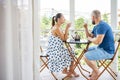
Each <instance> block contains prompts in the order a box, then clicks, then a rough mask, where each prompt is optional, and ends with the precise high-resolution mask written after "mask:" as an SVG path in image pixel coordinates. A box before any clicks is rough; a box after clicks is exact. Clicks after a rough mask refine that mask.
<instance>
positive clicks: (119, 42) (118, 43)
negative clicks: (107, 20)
mask: <svg viewBox="0 0 120 80" xmlns="http://www.w3.org/2000/svg"><path fill="white" fill-rule="evenodd" d="M119 46H120V38H119V40H118V41H117V47H116V49H115V53H114V56H113V58H112V59H111V60H114V58H115V56H116V54H117V51H118V49H119Z"/></svg>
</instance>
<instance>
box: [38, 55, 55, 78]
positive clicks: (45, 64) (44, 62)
mask: <svg viewBox="0 0 120 80" xmlns="http://www.w3.org/2000/svg"><path fill="white" fill-rule="evenodd" d="M40 59H41V61H42V62H43V64H44V65H45V67H47V69H49V68H48V66H47V64H46V63H45V61H44V60H43V59H42V57H40ZM51 74H52V76H53V77H54V78H55V80H57V77H56V76H55V75H54V74H53V72H51Z"/></svg>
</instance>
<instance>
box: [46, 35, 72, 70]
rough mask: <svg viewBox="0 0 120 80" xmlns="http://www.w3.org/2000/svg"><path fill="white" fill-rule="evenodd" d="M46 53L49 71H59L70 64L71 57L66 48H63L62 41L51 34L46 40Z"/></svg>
mask: <svg viewBox="0 0 120 80" xmlns="http://www.w3.org/2000/svg"><path fill="white" fill-rule="evenodd" d="M47 54H48V55H49V58H48V67H49V69H50V71H51V72H60V71H62V70H63V69H64V68H67V67H69V66H70V64H71V61H72V58H71V57H70V55H69V53H68V50H67V49H66V48H64V45H63V41H62V40H61V39H60V38H58V37H55V36H53V35H51V36H50V37H49V40H48V48H47Z"/></svg>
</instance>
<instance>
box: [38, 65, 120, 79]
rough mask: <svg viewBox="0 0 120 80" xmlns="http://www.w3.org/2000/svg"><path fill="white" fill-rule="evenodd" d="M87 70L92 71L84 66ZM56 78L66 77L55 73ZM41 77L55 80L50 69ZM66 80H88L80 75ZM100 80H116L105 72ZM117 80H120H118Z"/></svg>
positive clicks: (45, 70) (44, 71)
mask: <svg viewBox="0 0 120 80" xmlns="http://www.w3.org/2000/svg"><path fill="white" fill-rule="evenodd" d="M84 68H85V69H87V70H89V71H91V69H90V68H89V67H87V66H84ZM75 71H76V72H77V73H79V74H80V72H79V70H78V69H77V68H76V70H75ZM84 74H85V75H86V76H87V77H88V76H89V74H88V73H86V72H84ZM55 75H56V77H57V78H58V80H62V78H63V77H65V75H64V74H62V73H55ZM40 76H41V80H55V79H54V78H53V76H52V75H51V74H50V71H49V70H48V69H44V70H43V71H42V72H41V73H40ZM66 80H86V79H85V78H84V77H83V76H82V75H81V74H80V77H77V78H75V77H73V78H69V79H66ZM98 80H114V79H113V78H112V77H111V76H110V74H109V73H108V72H104V74H102V76H101V77H100V78H99V79H98ZM117 80H120V78H119V79H117Z"/></svg>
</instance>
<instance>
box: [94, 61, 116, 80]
mask: <svg viewBox="0 0 120 80" xmlns="http://www.w3.org/2000/svg"><path fill="white" fill-rule="evenodd" d="M111 63H112V61H111V62H109V64H108V65H106V66H105V65H104V64H103V65H102V66H104V69H103V70H102V72H101V73H100V74H99V76H98V77H97V78H96V80H98V78H99V77H100V76H101V75H102V73H103V72H104V71H105V70H107V68H108V67H109V65H110V64H111ZM115 80H116V79H115Z"/></svg>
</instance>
